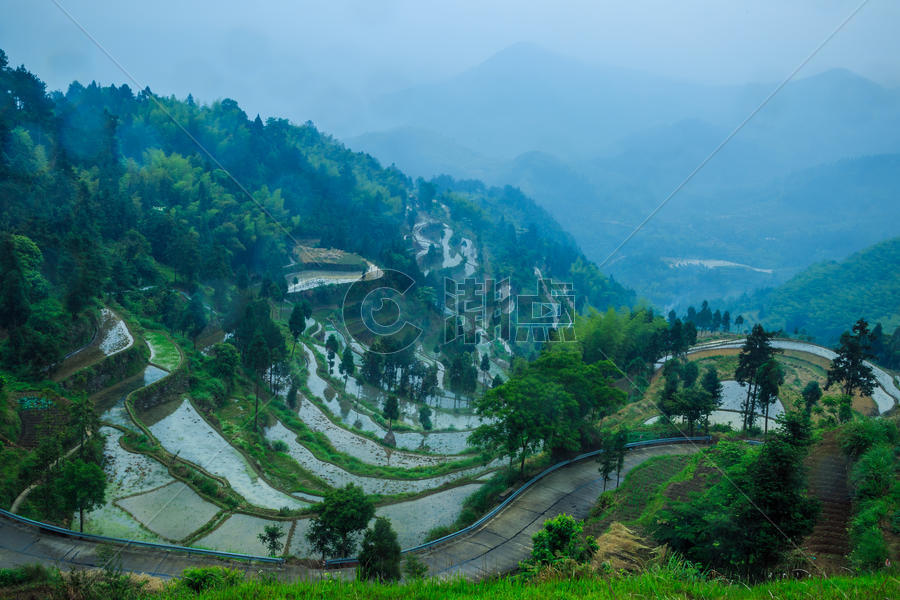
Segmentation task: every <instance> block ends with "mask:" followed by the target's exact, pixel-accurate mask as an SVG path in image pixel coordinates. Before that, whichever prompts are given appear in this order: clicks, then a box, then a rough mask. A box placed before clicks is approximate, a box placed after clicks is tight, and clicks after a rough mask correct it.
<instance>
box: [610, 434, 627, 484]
mask: <svg viewBox="0 0 900 600" xmlns="http://www.w3.org/2000/svg"><path fill="white" fill-rule="evenodd" d="M612 452H613V454H614V455H615V458H616V487H619V476H620V475H621V474H622V469H623V468H624V467H625V455H626V454H628V429H627V428H626V427H624V426H623V427H619V429H618V431H616V433H615V435H614V436H613V445H612Z"/></svg>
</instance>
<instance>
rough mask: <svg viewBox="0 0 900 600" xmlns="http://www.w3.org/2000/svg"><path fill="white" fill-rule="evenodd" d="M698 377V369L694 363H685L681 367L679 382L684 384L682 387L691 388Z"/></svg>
mask: <svg viewBox="0 0 900 600" xmlns="http://www.w3.org/2000/svg"><path fill="white" fill-rule="evenodd" d="M699 376H700V367H698V366H697V363H695V362H694V361H691V360H689V361H686V362H685V363H684V365H683V366H682V367H681V381H682V382H683V383H684V387H686V388H689V387H691V386H693V385H694V382H695V381H697V377H699Z"/></svg>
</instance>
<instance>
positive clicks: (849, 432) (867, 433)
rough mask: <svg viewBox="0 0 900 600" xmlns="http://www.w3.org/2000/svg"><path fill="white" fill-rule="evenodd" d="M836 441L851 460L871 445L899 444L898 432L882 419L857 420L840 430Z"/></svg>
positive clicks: (895, 427)
mask: <svg viewBox="0 0 900 600" xmlns="http://www.w3.org/2000/svg"><path fill="white" fill-rule="evenodd" d="M838 440H839V442H840V444H841V448H842V449H843V451H844V452H845V453H846V454H847V455H848V456H850V457H851V458H854V459H855V458H859V457H860V456H861V455H863V454H864V453H865V452H866V451H868V450H869V448H871V447H872V446H873V445H875V444H879V443H883V442H890V443H893V444H894V445H896V444H898V443H900V432H898V429H897V426H896V425H895V424H894V423H892V422H891V421H887V420H884V419H859V420H856V421H853V422H852V423H848V424H847V425H845V426H844V427H842V428H841V430H840V433H839V434H838Z"/></svg>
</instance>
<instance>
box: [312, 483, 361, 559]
mask: <svg viewBox="0 0 900 600" xmlns="http://www.w3.org/2000/svg"><path fill="white" fill-rule="evenodd" d="M315 508H316V512H317V516H316V517H313V519H312V521H311V522H310V525H309V531H308V532H307V534H306V539H308V540H309V542H310V544H312V547H313V550H315V551H316V552H317V553H319V554H321V555H322V560H323V561H324V560H325V557H326V556H340V557H345V556H352V554H353V548H354V547H355V546H356V536H357V535H359V532H360V531H362V530H363V529H365V528H366V525H368V523H369V521H370V520H371V519H372V517H374V516H375V505H374V504H372V501H371V500H369V499H368V498H367V497H366V494H365V492H363V490H362V488H361V487H359V486H356V485H353V484H352V483H349V484H347V485H346V486H344V487H342V488H338V489H335V490H332V491H330V492H328V493H327V494H326V495H325V499H324V500H322V502H320V503H319V504H318V505H316V507H315Z"/></svg>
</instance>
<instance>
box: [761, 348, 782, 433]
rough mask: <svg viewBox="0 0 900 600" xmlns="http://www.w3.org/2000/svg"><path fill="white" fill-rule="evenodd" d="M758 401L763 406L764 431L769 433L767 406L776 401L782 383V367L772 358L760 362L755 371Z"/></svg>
mask: <svg viewBox="0 0 900 600" xmlns="http://www.w3.org/2000/svg"><path fill="white" fill-rule="evenodd" d="M757 381H758V385H759V390H758V396H759V397H758V402H759V404H761V405H762V406H764V407H765V412H764V415H765V433H766V434H768V433H769V406H770V405H771V404H775V403H776V402H777V401H778V388H780V387H781V384H782V383H784V369H782V368H781V365H779V364H778V361H777V360H775V359H774V358H770V359H769V360H767V361H766V362H764V363H763V364H762V366H761V367H760V368H759V373H757Z"/></svg>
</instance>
